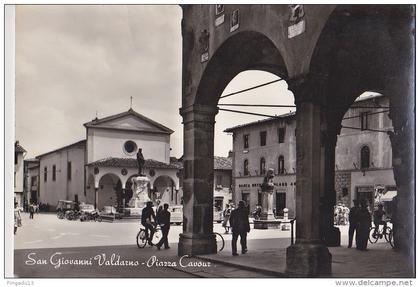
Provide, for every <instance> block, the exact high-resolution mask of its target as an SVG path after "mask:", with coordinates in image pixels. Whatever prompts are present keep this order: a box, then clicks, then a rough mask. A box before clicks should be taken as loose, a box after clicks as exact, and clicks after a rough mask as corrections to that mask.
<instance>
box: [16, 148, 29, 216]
mask: <svg viewBox="0 0 420 287" xmlns="http://www.w3.org/2000/svg"><path fill="white" fill-rule="evenodd" d="M25 154H26V150H25V149H24V148H23V147H22V146H21V145H20V144H19V141H16V142H15V167H14V178H13V181H14V189H15V202H17V204H18V206H19V207H22V208H23V207H24V186H23V184H24V180H23V179H24V168H23V167H24V164H23V161H24V160H23V158H24V157H25Z"/></svg>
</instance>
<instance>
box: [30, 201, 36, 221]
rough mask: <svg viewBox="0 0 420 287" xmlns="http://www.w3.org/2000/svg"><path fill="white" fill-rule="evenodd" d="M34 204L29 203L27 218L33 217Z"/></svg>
mask: <svg viewBox="0 0 420 287" xmlns="http://www.w3.org/2000/svg"><path fill="white" fill-rule="evenodd" d="M34 213H35V206H34V204H33V203H31V204H29V219H34Z"/></svg>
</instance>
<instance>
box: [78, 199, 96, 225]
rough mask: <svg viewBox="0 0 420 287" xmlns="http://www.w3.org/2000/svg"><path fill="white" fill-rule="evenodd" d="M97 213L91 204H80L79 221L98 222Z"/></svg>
mask: <svg viewBox="0 0 420 287" xmlns="http://www.w3.org/2000/svg"><path fill="white" fill-rule="evenodd" d="M98 218H99V212H98V211H97V210H96V209H95V207H94V205H93V204H85V203H82V204H80V221H88V220H95V221H96V220H98Z"/></svg>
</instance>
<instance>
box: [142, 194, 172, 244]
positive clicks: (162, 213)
mask: <svg viewBox="0 0 420 287" xmlns="http://www.w3.org/2000/svg"><path fill="white" fill-rule="evenodd" d="M168 208H169V204H167V203H165V204H164V205H163V207H162V206H159V208H158V210H157V212H156V214H155V211H154V209H153V202H151V201H149V202H148V203H147V204H146V207H145V208H143V210H142V212H141V224H142V225H143V226H144V229H145V232H146V238H147V239H148V244H149V245H150V246H153V243H152V238H153V234H154V233H155V226H154V224H157V225H159V226H160V230H161V232H162V239H161V240H160V241H159V242H158V243H157V244H156V247H157V249H158V250H160V248H161V247H162V245H164V246H165V249H169V248H170V247H169V243H168V234H169V229H170V227H171V213H170V212H169V211H168ZM152 219H153V221H152Z"/></svg>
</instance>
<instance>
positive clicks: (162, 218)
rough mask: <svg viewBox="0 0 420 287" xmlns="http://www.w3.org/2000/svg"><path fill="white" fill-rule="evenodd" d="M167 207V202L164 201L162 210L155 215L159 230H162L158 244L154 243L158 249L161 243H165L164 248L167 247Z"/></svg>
mask: <svg viewBox="0 0 420 287" xmlns="http://www.w3.org/2000/svg"><path fill="white" fill-rule="evenodd" d="M168 208H169V204H167V203H165V204H164V205H163V210H162V211H160V212H159V213H158V215H157V222H158V223H159V225H160V230H161V231H162V239H161V240H160V241H159V243H158V244H156V247H157V249H158V250H160V248H161V247H162V245H163V244H164V245H165V249H169V244H168V234H169V228H170V226H171V213H170V212H169V211H168Z"/></svg>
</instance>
